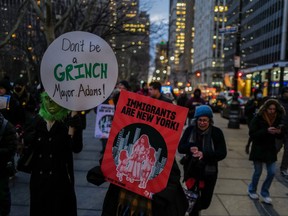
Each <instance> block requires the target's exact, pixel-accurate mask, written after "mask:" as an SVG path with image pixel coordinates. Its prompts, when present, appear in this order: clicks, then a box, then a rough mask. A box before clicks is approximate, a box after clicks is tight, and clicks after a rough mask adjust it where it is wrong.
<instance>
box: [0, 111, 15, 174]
mask: <svg viewBox="0 0 288 216" xmlns="http://www.w3.org/2000/svg"><path fill="white" fill-rule="evenodd" d="M2 124H3V116H2V115H1V114H0V128H1V126H2ZM17 143H18V139H17V136H16V130H15V127H14V126H13V125H12V124H11V123H10V122H8V123H7V125H6V127H5V129H4V131H3V134H2V138H1V141H0V177H1V176H7V175H8V170H7V163H8V162H9V161H10V160H11V158H12V157H13V156H14V154H15V151H16V147H17Z"/></svg>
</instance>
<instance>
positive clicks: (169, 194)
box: [0, 78, 288, 216]
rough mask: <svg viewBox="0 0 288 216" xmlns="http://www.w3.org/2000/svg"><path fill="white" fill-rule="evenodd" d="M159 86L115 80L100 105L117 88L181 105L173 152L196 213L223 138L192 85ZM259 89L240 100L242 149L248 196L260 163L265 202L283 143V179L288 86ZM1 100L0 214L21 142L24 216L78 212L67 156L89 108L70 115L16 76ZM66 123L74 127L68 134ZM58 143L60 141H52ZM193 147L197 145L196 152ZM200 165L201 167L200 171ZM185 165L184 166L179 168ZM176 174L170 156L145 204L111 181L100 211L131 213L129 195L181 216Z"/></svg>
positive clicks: (114, 97) (5, 211)
mask: <svg viewBox="0 0 288 216" xmlns="http://www.w3.org/2000/svg"><path fill="white" fill-rule="evenodd" d="M161 87H162V86H161V83H159V82H152V83H149V84H148V83H146V82H143V83H142V84H141V88H140V87H139V88H138V89H131V85H130V83H129V82H128V81H126V80H122V81H120V82H118V83H117V86H116V87H115V89H114V91H113V93H112V94H111V96H110V98H109V99H107V100H106V101H105V102H103V103H109V104H114V106H116V105H117V103H118V100H119V95H120V92H121V91H122V90H125V91H133V92H135V93H137V94H139V95H144V96H147V97H152V98H155V99H158V100H162V101H165V102H168V103H174V104H176V105H179V106H183V107H187V108H188V110H189V112H188V115H187V119H188V128H187V129H186V130H185V133H184V135H185V136H183V137H182V139H181V142H180V145H179V148H178V151H179V152H181V153H184V154H186V155H188V156H189V158H190V160H191V161H188V162H187V161H186V164H189V169H187V170H186V171H187V172H186V174H187V173H188V174H187V175H186V177H185V176H184V177H185V181H186V182H185V183H186V184H187V185H188V186H189V187H187V188H188V189H187V190H188V191H189V190H192V188H194V187H193V185H196V183H197V186H198V187H199V188H198V190H199V191H201V194H202V196H201V197H199V198H198V199H197V201H196V204H195V206H194V210H191V211H190V212H189V215H199V212H200V211H201V210H202V209H206V208H208V207H209V205H210V203H211V199H212V195H213V190H214V186H215V184H216V180H217V173H218V166H217V162H218V161H220V160H222V159H224V158H225V157H226V154H227V152H226V144H225V138H224V135H223V133H222V131H221V130H220V129H218V128H216V127H215V126H213V112H212V110H211V109H210V107H209V106H208V105H205V104H207V102H206V101H205V100H204V99H202V97H201V90H200V89H195V90H194V92H193V95H191V97H190V96H188V94H187V93H185V92H184V93H183V94H180V95H179V96H175V94H173V93H172V94H169V95H165V94H164V93H162V92H161V90H162V89H161ZM262 93H263V92H262V91H261V90H260V89H259V90H256V91H255V92H254V97H253V98H252V99H251V100H250V101H249V103H247V104H248V105H250V107H248V105H247V107H246V108H247V114H248V110H249V109H250V110H251V112H250V111H249V116H248V115H247V120H248V121H247V124H248V127H249V134H247V136H248V137H249V141H248V143H249V146H248V145H247V146H248V148H250V143H252V144H251V145H252V147H251V152H250V151H249V149H248V150H247V146H246V151H247V153H250V157H249V159H250V160H252V161H253V163H254V173H253V176H252V181H251V183H250V185H249V187H248V195H249V197H250V198H251V199H258V194H257V184H258V180H259V178H260V176H261V173H262V165H263V164H266V167H267V172H268V173H267V177H266V180H265V182H264V183H263V185H262V188H261V191H260V195H261V198H262V199H263V201H264V202H266V203H268V204H271V203H272V199H271V198H270V193H269V187H270V185H271V182H272V180H273V177H274V175H275V170H276V169H275V166H276V165H275V161H276V158H277V154H278V152H279V151H280V149H281V148H282V147H284V154H283V158H282V161H281V167H280V172H281V175H282V176H283V177H284V178H287V179H288V171H287V168H288V155H287V154H288V145H287V143H288V142H287V140H288V138H287V134H288V133H287V128H288V127H287V125H288V120H287V112H288V87H284V88H283V89H282V91H281V94H280V97H279V99H272V100H271V99H269V98H265V100H264V99H263V98H262ZM171 95H172V98H171ZM0 97H1V100H0V216H8V215H9V212H10V206H11V197H10V192H9V179H11V178H13V177H14V175H15V174H17V169H16V167H17V164H16V162H15V161H14V158H15V154H21V153H22V151H23V149H24V148H25V147H26V146H25V142H27V143H29V142H30V143H34V145H32V146H30V147H31V149H33V153H34V155H33V157H32V158H33V159H32V165H31V168H30V172H31V173H32V174H31V179H30V215H31V216H33V215H47V216H48V215H58V213H59V212H61V214H62V215H65V214H67V212H69V215H77V203H76V196H75V190H74V173H73V154H72V153H73V152H74V153H78V152H80V151H81V150H82V147H83V143H82V139H83V138H82V131H83V130H84V129H85V127H86V121H85V114H86V113H87V112H88V111H87V112H85V114H84V115H81V113H80V112H76V113H73V112H71V111H69V110H66V109H64V108H62V107H60V106H59V105H57V104H56V103H54V102H53V101H52V99H51V98H49V96H48V95H47V93H45V91H43V89H42V88H37V87H36V86H29V85H27V83H25V82H24V81H23V79H19V80H15V81H14V82H11V80H9V78H4V79H2V80H0ZM169 97H170V98H169ZM94 110H95V109H94ZM270 110H272V111H270ZM273 110H274V112H273ZM274 113H276V114H274ZM248 117H249V118H248ZM264 123H265V124H264ZM204 126H205V127H204ZM70 128H74V129H73V130H72V131H73V132H72V133H71V132H70ZM211 131H212V132H211ZM213 131H217V133H218V134H220V135H221V136H220V137H222V138H221V142H220V141H219V140H216V139H215V140H213V139H214V135H215V134H214V133H215V132H213ZM259 131H262V134H259ZM206 132H207V134H206ZM59 133H61V136H59ZM265 136H266V137H267V139H266V141H267V140H268V137H269V139H270V140H271V142H273V143H274V147H273V149H271V146H269V149H266V150H265V149H264V150H265V151H266V153H265V154H267V155H266V156H265V155H263V154H262V153H263V151H264V150H263V148H264V147H265V146H264V147H263V146H261V147H259V143H260V142H262V141H261V139H263V137H265ZM207 137H208V138H207ZM217 137H218V138H219V136H218V135H217ZM51 140H52V141H53V142H51ZM259 140H260V141H259ZM101 142H102V147H103V148H102V150H101V153H102V154H104V151H105V148H106V143H107V139H101ZM203 142H204V144H205V145H206V146H205V145H204V147H203V146H202V145H201V143H203ZM35 143H37V145H36V144H35ZM60 143H61V144H62V145H59V144H60ZM211 145H212V147H211ZM218 145H219V146H221V155H214V154H216V153H215V149H217V148H218V147H219V146H218ZM244 145H245V144H243V146H244ZM59 146H62V147H63V148H60V147H59ZM195 148H197V150H196V151H195ZM214 148H215V149H214ZM219 148H220V147H219ZM259 152H260V153H259ZM261 152H262V153H261ZM271 152H273V155H272V154H271ZM218 153H219V152H218ZM264 156H265V157H264ZM195 157H196V158H199V161H200V162H203V163H202V164H201V165H199V164H198V160H197V164H196V165H195ZM215 157H216V158H215ZM200 159H201V160H200ZM191 164H193V166H192V165H191ZM211 164H212V165H213V166H212V165H211ZM199 167H201V170H200V171H199ZM211 167H213V170H211ZM186 168H187V167H185V166H184V171H185V169H186ZM209 169H210V170H209ZM209 172H210V173H211V172H212V173H213V181H212V183H211V176H209V178H210V180H209V181H207V178H206V177H205V175H206V174H205V173H209ZM102 177H103V176H102ZM180 177H181V173H180V170H179V167H178V165H177V163H176V162H175V160H174V162H173V166H172V171H171V174H170V176H169V177H168V178H169V179H168V186H167V188H166V189H164V190H163V191H162V192H160V193H159V194H155V195H154V199H153V201H152V202H150V201H149V200H146V199H145V198H143V197H140V196H139V195H136V194H134V193H133V192H131V191H127V190H124V189H123V188H119V187H118V186H115V185H113V184H111V185H110V187H109V189H108V191H107V194H106V197H105V199H104V204H103V212H102V215H104V216H105V215H109V216H110V215H111V216H113V215H126V213H125V211H124V209H126V210H127V209H128V210H129V211H130V213H131V211H132V209H129V208H128V207H129V202H130V201H131V200H130V201H129V199H131V197H132V198H133V199H137V200H138V201H139V204H141V203H142V204H143V203H144V204H145V206H141V205H139V206H136V207H135V206H134V210H135V208H138V207H139V208H138V209H137V212H138V213H139V215H140V214H141V215H147V216H148V215H157V216H161V215H163V216H164V215H171V216H172V215H173V216H176V215H179V216H181V215H184V214H185V212H186V211H187V209H188V207H189V206H188V204H189V203H188V201H189V197H187V191H185V190H183V188H182V186H181V182H180ZM191 179H193V181H194V183H193V185H191V184H190V183H191V181H190V180H191ZM195 179H196V180H195ZM195 182H196V183H195ZM202 183H203V184H202ZM210 183H211V184H210ZM171 188H172V189H173V190H171ZM193 190H194V189H193ZM207 191H208V192H207ZM184 192H185V193H186V194H185V193H184ZM175 194H176V195H175ZM205 194H207V196H206V195H205ZM123 196H124V198H125V199H124V198H123ZM199 196H200V195H199ZM120 197H121V199H120ZM56 198H57V199H56ZM126 198H127V199H126ZM176 198H177V199H176ZM179 199H180V200H181V202H179ZM63 200H65V202H63ZM61 201H62V202H61ZM59 203H61V205H59ZM112 204H113V205H112ZM119 206H121V211H119ZM127 206H128V207H127ZM44 209H45V210H44ZM134 210H133V211H134ZM164 210H165V211H164ZM186 213H187V212H186ZM127 215H129V214H127Z"/></svg>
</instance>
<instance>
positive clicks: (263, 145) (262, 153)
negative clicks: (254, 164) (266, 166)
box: [249, 114, 284, 163]
mask: <svg viewBox="0 0 288 216" xmlns="http://www.w3.org/2000/svg"><path fill="white" fill-rule="evenodd" d="M281 122H282V120H281V116H278V117H277V118H276V120H275V121H274V123H273V125H272V126H274V127H277V126H279V125H280V124H281ZM268 127H270V126H269V125H268V123H267V121H265V120H264V118H263V117H262V115H259V114H258V115H256V116H255V117H254V118H253V119H252V121H251V123H250V128H249V136H250V137H251V139H252V148H251V153H250V156H249V160H251V161H261V162H265V163H271V162H275V161H277V150H276V144H275V139H276V138H282V137H283V135H284V133H283V132H284V130H283V131H282V134H279V135H273V134H270V133H268V131H267V129H268Z"/></svg>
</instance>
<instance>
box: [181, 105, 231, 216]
mask: <svg viewBox="0 0 288 216" xmlns="http://www.w3.org/2000/svg"><path fill="white" fill-rule="evenodd" d="M178 152H179V153H181V154H185V156H184V158H183V159H182V160H181V164H182V165H184V181H185V184H186V187H187V189H188V193H189V191H190V192H193V193H195V194H196V196H198V198H197V199H196V203H194V207H193V208H192V207H191V208H189V209H190V211H188V212H189V215H190V216H198V215H199V212H200V210H202V209H207V208H208V207H209V205H210V203H211V200H212V196H213V191H214V187H215V184H216V181H217V175H218V161H220V160H223V159H224V158H225V157H226V155H227V149H226V142H225V138H224V135H223V132H222V130H221V129H220V128H218V127H215V126H213V112H212V110H211V108H210V107H209V106H207V105H200V106H198V107H196V111H195V115H194V121H193V122H192V125H190V126H188V127H187V128H186V130H185V131H184V134H183V136H182V138H181V140H180V143H179V146H178ZM200 191H201V192H200ZM191 204H192V203H191Z"/></svg>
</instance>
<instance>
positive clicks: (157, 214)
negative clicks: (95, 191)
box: [101, 82, 188, 216]
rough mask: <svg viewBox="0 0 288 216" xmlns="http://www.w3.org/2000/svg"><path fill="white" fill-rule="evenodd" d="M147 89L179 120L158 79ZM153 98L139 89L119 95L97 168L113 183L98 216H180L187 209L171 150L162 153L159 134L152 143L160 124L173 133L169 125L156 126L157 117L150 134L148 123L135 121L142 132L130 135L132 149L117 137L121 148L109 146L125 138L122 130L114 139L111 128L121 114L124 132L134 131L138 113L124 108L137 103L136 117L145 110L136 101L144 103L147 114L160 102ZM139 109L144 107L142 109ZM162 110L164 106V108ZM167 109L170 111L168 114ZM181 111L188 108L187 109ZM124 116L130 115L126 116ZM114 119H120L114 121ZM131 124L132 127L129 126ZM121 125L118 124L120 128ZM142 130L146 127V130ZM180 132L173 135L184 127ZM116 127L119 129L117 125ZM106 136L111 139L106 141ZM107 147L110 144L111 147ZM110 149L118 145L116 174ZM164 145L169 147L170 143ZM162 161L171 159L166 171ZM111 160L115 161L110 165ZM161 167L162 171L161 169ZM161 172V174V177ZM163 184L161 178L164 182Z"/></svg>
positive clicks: (122, 92)
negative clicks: (144, 94) (99, 166)
mask: <svg viewBox="0 0 288 216" xmlns="http://www.w3.org/2000/svg"><path fill="white" fill-rule="evenodd" d="M149 87H150V88H149V92H150V93H151V94H150V95H151V97H153V98H154V99H157V100H161V101H164V102H168V103H169V104H168V103H165V105H164V106H166V107H167V112H166V114H167V115H168V116H169V117H170V118H172V119H174V120H175V118H176V119H177V120H178V118H179V117H178V118H177V116H176V115H177V114H176V111H175V110H176V109H178V107H174V105H172V101H171V100H170V99H168V98H166V97H164V96H163V95H162V94H161V83H159V82H152V83H150V85H149ZM122 96H123V97H122ZM141 97H142V98H141ZM154 99H151V98H148V97H146V96H140V95H138V94H137V93H136V94H134V93H133V94H132V93H131V94H130V93H128V92H127V91H121V95H120V99H119V101H118V104H117V109H116V114H115V116H114V119H113V125H112V129H111V131H110V136H109V141H108V148H107V149H106V151H105V154H104V159H103V162H102V163H101V169H102V171H103V174H104V176H105V177H106V180H109V181H110V183H111V184H110V186H109V188H108V191H107V193H106V196H105V199H104V203H103V208H102V216H126V215H135V216H136V215H137V216H140V215H143V216H184V215H185V212H186V210H187V208H188V202H187V199H186V196H185V193H184V191H183V188H182V185H181V182H180V177H181V172H180V169H179V167H178V165H177V163H176V161H175V159H174V153H173V154H171V156H170V155H169V156H168V157H167V155H168V154H169V153H167V152H166V153H167V155H165V154H166V153H165V147H166V146H165V147H164V146H163V148H162V146H157V145H160V144H161V139H160V138H159V139H157V141H158V142H157V144H156V143H155V141H156V139H155V137H157V136H161V134H160V133H159V129H160V128H161V129H163V131H166V132H168V131H169V132H171V129H169V130H168V129H167V128H165V126H162V127H160V123H159V125H157V124H156V120H155V121H154V122H153V123H154V125H155V128H154V130H155V132H153V134H152V133H151V130H152V128H149V127H150V126H149V125H148V124H145V123H143V124H140V123H139V128H141V132H140V130H138V131H139V134H138V135H136V136H135V139H134V138H133V141H132V142H131V147H129V148H126V147H124V146H126V144H124V142H122V141H120V143H121V144H120V145H121V146H122V147H121V146H118V144H115V145H114V144H112V142H113V143H114V141H115V140H116V143H117V140H125V139H126V138H124V134H122V135H121V132H120V133H119V134H120V135H119V136H116V137H115V138H114V137H112V136H113V133H114V131H113V126H115V125H117V126H118V125H120V120H122V119H123V118H124V117H125V115H127V119H125V121H126V122H129V123H130V124H129V123H128V124H127V125H126V127H124V131H125V128H130V127H131V131H132V130H134V129H136V128H135V126H134V125H135V124H134V123H136V122H138V121H139V120H138V119H137V120H136V119H135V118H137V117H136V116H137V114H135V116H134V114H133V111H132V109H131V110H130V111H131V113H130V111H129V109H128V108H131V107H133V106H136V107H137V109H138V111H136V113H138V117H140V114H142V113H144V112H143V110H141V109H140V107H139V106H140V104H142V105H143V106H144V105H145V107H146V108H147V109H149V110H150V111H151V115H149V116H152V115H153V114H152V112H153V111H155V112H156V110H162V107H163V104H162V103H163V102H159V104H158V103H157V102H156V101H155V100H154ZM129 102H130V103H131V104H130V103H129ZM127 103H128V104H127ZM123 104H126V105H127V107H126V106H124V107H123ZM160 104H161V105H160ZM129 105H131V107H128V106H129ZM119 107H122V108H119ZM149 107H150V108H151V109H150V108H149ZM168 107H169V108H168ZM126 108H127V109H126ZM142 108H143V109H144V107H142ZM163 109H164V110H165V108H163ZM183 109H184V108H183ZM120 110H121V111H120ZM124 110H125V111H124ZM168 110H169V114H171V115H169V114H168ZM172 110H173V111H172ZM185 111H187V110H186V109H185ZM124 112H125V114H124ZM172 113H173V114H172ZM183 113H184V114H183V115H182V116H181V120H182V121H183V122H184V119H186V113H185V112H183ZM147 114H148V112H147ZM162 114H163V113H162ZM157 115H158V116H157ZM159 115H160V113H159V114H155V119H156V118H157V117H158V119H160V118H159V117H160V116H159ZM128 116H130V118H129V117H128ZM133 116H134V117H135V118H134V117H133ZM153 116H154V115H153ZM142 117H143V116H141V119H142V120H143V118H142ZM169 117H167V118H162V120H165V121H166V120H167V119H168V118H169ZM153 118H154V117H153ZM144 119H145V118H144ZM179 119H180V118H179ZM117 120H118V121H119V122H117V123H116V124H114V123H115V122H116V121H117ZM134 121H136V122H134ZM145 121H146V122H149V118H148V119H147V118H146V120H145ZM133 122H134V123H133ZM141 122H143V121H141ZM170 122H172V121H170ZM151 124H152V123H151ZM183 124H184V123H183ZM132 127H133V128H134V129H132ZM119 128H122V127H121V126H119ZM145 128H149V129H147V130H146V129H145ZM122 129H123V128H122ZM122 129H120V131H122ZM136 130H137V129H136ZM180 130H181V131H180ZM180 130H177V129H175V134H176V133H177V134H179V137H180V135H181V132H182V128H181V129H180ZM115 131H118V128H117V130H115ZM128 131H130V129H127V132H128ZM124 133H125V132H124ZM131 133H132V132H131ZM131 133H129V134H130V135H131V137H133V136H134V135H132V134H131ZM158 133H159V134H158ZM111 134H112V135H111ZM175 134H173V140H175V139H174V138H175V137H177V136H176V135H175ZM121 137H122V138H123V139H122V138H121ZM125 137H126V136H125ZM161 138H163V137H162V136H161ZM110 140H114V141H112V142H110ZM153 140H154V141H153ZM165 141H166V142H165ZM128 142H129V143H128V145H127V146H130V141H128ZM163 142H165V143H164V144H165V145H167V146H169V147H170V146H171V145H173V143H172V142H173V141H172V140H168V139H167V140H164V139H163ZM168 142H169V143H168ZM170 142H171V143H170ZM174 142H175V141H174ZM170 144H171V145H170ZM174 144H175V150H176V148H177V145H178V141H176V143H174ZM111 145H113V146H112V147H111ZM117 146H118V147H117ZM111 148H112V149H115V152H116V151H117V150H116V148H118V150H119V154H118V155H119V157H117V160H116V163H117V166H116V172H115V175H116V176H114V174H113V173H114V170H113V167H114V164H115V161H113V155H112V151H111ZM166 148H167V149H168V147H166ZM160 149H162V152H163V155H161V153H160V152H161V150H160ZM169 150H170V149H169ZM167 151H168V150H167ZM114 160H115V158H114ZM165 161H169V166H170V167H169V171H168V170H167V169H165V165H164V164H165ZM110 163H111V164H113V165H111V166H110ZM167 163H168V162H167ZM156 164H157V165H158V166H157V167H158V169H159V172H158V173H157V174H156V170H155V168H156V167H155V165H156ZM160 164H162V165H160ZM166 165H167V164H166ZM111 167H112V169H111ZM166 167H167V166H166ZM161 169H163V170H162V171H160V170H161ZM153 173H154V174H155V176H153V175H152V176H151V174H153ZM163 173H165V174H164V175H162V174H163ZM163 182H165V184H164V183H163ZM159 188H161V189H159ZM158 189H159V190H158ZM151 191H152V192H151ZM154 191H155V192H154ZM156 191H157V192H156Z"/></svg>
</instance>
